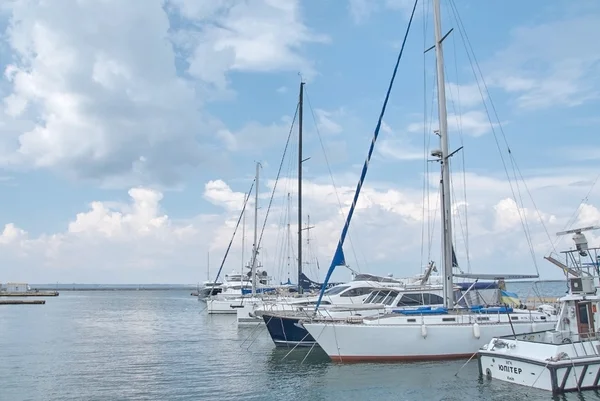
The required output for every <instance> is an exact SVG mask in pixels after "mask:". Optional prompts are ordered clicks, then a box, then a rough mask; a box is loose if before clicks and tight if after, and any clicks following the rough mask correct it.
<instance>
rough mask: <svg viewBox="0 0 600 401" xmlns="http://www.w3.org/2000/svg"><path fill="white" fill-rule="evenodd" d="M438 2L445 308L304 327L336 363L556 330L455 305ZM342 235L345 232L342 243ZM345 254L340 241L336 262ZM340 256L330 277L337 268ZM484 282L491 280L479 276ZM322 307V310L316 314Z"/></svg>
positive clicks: (463, 350)
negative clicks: (340, 255)
mask: <svg viewBox="0 0 600 401" xmlns="http://www.w3.org/2000/svg"><path fill="white" fill-rule="evenodd" d="M433 2H434V7H433V14H434V34H435V52H436V67H437V86H438V91H437V92H438V93H437V101H438V115H439V132H438V135H439V136H440V144H441V150H439V151H434V152H432V156H433V157H435V158H436V159H437V161H438V162H439V163H440V164H441V170H442V190H441V196H442V199H441V204H442V207H441V223H442V227H443V230H442V241H443V276H444V281H443V287H444V307H443V308H436V309H431V310H423V311H418V313H416V314H411V315H404V314H383V315H377V316H372V317H365V318H363V319H353V320H352V321H351V322H321V321H311V320H310V319H309V320H308V321H306V322H300V323H301V324H302V325H303V327H304V328H305V329H306V330H307V331H308V332H309V333H310V335H311V336H312V337H313V338H314V339H315V340H316V341H317V343H318V344H319V345H320V346H321V348H322V349H323V350H324V351H325V352H326V353H327V355H328V356H329V357H330V358H331V359H332V360H334V361H339V362H351V361H425V360H444V359H462V358H469V357H471V356H472V355H473V354H474V353H476V352H477V350H478V349H479V347H480V346H481V345H482V344H484V343H486V342H489V341H490V340H491V339H492V338H493V337H498V336H503V335H508V334H512V333H516V334H523V333H528V332H532V331H538V330H546V329H551V328H552V327H554V325H555V322H556V319H557V317H556V315H553V314H552V313H546V312H542V311H531V310H522V309H514V310H513V308H509V307H472V308H459V307H456V305H455V301H456V300H455V298H454V292H453V288H454V286H453V275H454V274H453V263H452V261H453V244H452V224H451V193H450V169H449V157H451V156H452V155H451V154H449V151H448V129H447V116H446V96H445V79H444V67H443V52H442V40H443V37H442V34H441V22H440V6H439V0H433ZM415 7H416V3H415ZM413 15H414V9H413ZM411 20H412V17H411ZM390 85H391V84H390ZM388 96H389V91H388ZM386 101H387V98H386ZM384 107H385V103H384ZM382 114H383V112H382ZM376 134H377V131H376ZM371 146H373V145H371ZM371 151H372V149H371ZM361 179H362V177H361ZM359 188H360V186H359ZM343 235H344V232H343V233H342V238H343ZM341 252H342V251H341V241H340V244H339V245H338V249H337V250H336V256H337V255H338V254H341ZM336 256H334V262H332V266H331V268H330V272H329V273H328V276H329V275H330V273H331V270H333V268H334V267H335V265H336V263H335V258H336ZM499 277H500V278H507V279H508V278H526V277H527V276H518V277H517V276H513V277H508V276H503V275H500V276H499ZM533 277H537V276H533ZM479 278H490V277H489V276H488V277H486V276H485V275H480V276H479ZM491 278H498V275H491ZM318 306H319V305H318V304H317V307H316V308H317V309H318Z"/></svg>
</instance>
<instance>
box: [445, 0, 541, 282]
mask: <svg viewBox="0 0 600 401" xmlns="http://www.w3.org/2000/svg"><path fill="white" fill-rule="evenodd" d="M450 4H451V9H452V12H453V14H454V16H455V18H456V20H457V22H458V28H459V29H458V30H459V33H460V35H461V37H462V39H463V43H464V44H465V50H467V57H468V59H469V62H470V64H471V69H472V70H473V74H474V75H475V82H476V84H477V88H478V89H479V93H480V95H481V98H482V101H483V105H484V109H485V111H486V114H487V117H488V120H489V121H490V128H491V130H492V133H493V136H494V141H495V142H496V146H497V147H498V151H499V153H500V159H501V161H502V165H503V167H504V171H505V173H506V176H507V178H508V184H509V186H510V189H511V193H512V196H513V199H514V201H515V203H516V204H517V212H518V214H519V219H520V221H521V226H522V228H523V231H524V232H525V238H526V240H527V243H528V245H529V250H530V253H531V255H532V259H533V264H534V266H535V268H536V271H538V274H539V270H538V266H537V261H536V259H535V251H534V248H533V245H532V240H531V237H530V233H529V232H528V231H527V228H526V224H525V222H524V216H523V213H524V211H522V210H521V208H519V207H518V199H517V196H516V194H515V191H514V188H513V185H512V182H511V179H510V174H509V173H508V169H507V167H506V162H505V160H504V156H503V155H502V150H501V148H500V143H499V142H498V137H497V135H496V130H495V128H494V124H493V123H492V118H491V115H490V111H489V108H488V106H487V103H486V102H485V100H484V96H483V90H482V89H481V85H480V83H479V79H478V77H477V73H476V71H475V68H474V64H475V65H476V66H477V69H478V71H479V74H480V75H481V80H482V81H483V85H484V86H485V89H486V92H487V93H488V98H490V95H489V90H488V88H487V84H486V83H485V79H484V78H483V74H482V72H481V68H480V67H479V63H478V62H477V59H476V57H475V52H474V51H473V49H472V46H471V42H470V40H469V38H468V36H467V34H466V32H464V33H463V30H464V25H463V24H462V19H461V17H460V15H459V14H458V10H457V8H456V5H455V4H454V1H453V0H450ZM467 46H468V48H467ZM469 49H470V50H471V52H473V58H474V59H475V63H473V60H472V59H471V55H470V54H469ZM490 104H491V106H492V109H493V111H494V113H495V114H496V119H497V121H498V124H497V125H498V126H499V128H500V131H501V133H502V135H503V137H504V141H505V144H506V145H507V149H508V153H509V154H510V153H511V151H510V147H508V143H507V141H506V136H505V135H504V130H503V129H502V124H501V123H500V120H499V119H498V115H497V113H496V108H495V106H494V103H493V102H492V100H491V98H490ZM513 170H514V166H513ZM528 192H529V190H528ZM530 197H531V194H530ZM521 199H522V198H521ZM521 203H522V200H521Z"/></svg>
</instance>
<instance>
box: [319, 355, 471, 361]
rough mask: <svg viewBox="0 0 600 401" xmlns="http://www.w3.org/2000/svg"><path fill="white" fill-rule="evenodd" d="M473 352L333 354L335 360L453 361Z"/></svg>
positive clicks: (467, 356) (468, 356)
mask: <svg viewBox="0 0 600 401" xmlns="http://www.w3.org/2000/svg"><path fill="white" fill-rule="evenodd" d="M472 356H473V354H442V355H389V356H367V355H365V356H343V355H341V356H340V355H336V356H331V357H330V358H331V360H332V361H333V362H338V363H357V362H427V361H452V360H457V359H469V358H471V357H472Z"/></svg>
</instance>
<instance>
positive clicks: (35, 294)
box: [0, 291, 58, 297]
mask: <svg viewBox="0 0 600 401" xmlns="http://www.w3.org/2000/svg"><path fill="white" fill-rule="evenodd" d="M57 296H58V291H23V292H8V291H0V297H57Z"/></svg>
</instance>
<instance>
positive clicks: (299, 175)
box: [298, 81, 304, 294]
mask: <svg viewBox="0 0 600 401" xmlns="http://www.w3.org/2000/svg"><path fill="white" fill-rule="evenodd" d="M299 103H300V105H299V107H298V294H302V292H303V291H302V286H301V285H300V276H301V275H302V114H303V110H302V109H303V107H302V106H303V103H304V82H302V81H300V99H299Z"/></svg>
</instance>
